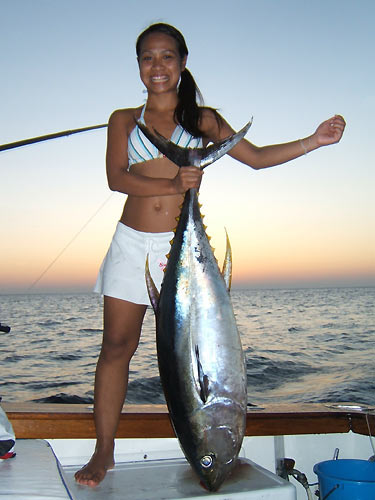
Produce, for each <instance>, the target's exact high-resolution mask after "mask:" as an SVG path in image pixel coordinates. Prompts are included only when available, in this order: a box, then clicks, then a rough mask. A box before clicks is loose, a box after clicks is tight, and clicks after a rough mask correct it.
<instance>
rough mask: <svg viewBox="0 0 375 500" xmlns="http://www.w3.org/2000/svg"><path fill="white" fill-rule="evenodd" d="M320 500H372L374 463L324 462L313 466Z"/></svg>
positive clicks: (374, 487) (353, 461) (363, 461)
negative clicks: (317, 481)
mask: <svg viewBox="0 0 375 500" xmlns="http://www.w3.org/2000/svg"><path fill="white" fill-rule="evenodd" d="M314 472H315V474H316V475H317V476H318V480H319V492H320V500H326V499H327V500H374V499H375V462H368V461H367V460H341V459H340V460H326V461H325V462H320V463H318V464H315V465H314Z"/></svg>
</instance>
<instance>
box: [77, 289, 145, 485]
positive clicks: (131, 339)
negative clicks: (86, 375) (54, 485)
mask: <svg viewBox="0 0 375 500" xmlns="http://www.w3.org/2000/svg"><path fill="white" fill-rule="evenodd" d="M145 312H146V306H143V305H138V304H133V303H131V302H127V301H125V300H120V299H115V298H112V297H104V332H103V343H102V348H101V352H100V356H99V360H98V364H97V367H96V375H95V396H94V418H95V427H96V438H97V440H96V447H95V452H94V454H93V456H92V457H91V460H90V461H89V462H88V464H86V465H85V466H84V467H83V468H82V469H80V470H79V471H78V472H76V474H75V479H76V481H77V482H78V483H80V484H86V485H88V486H96V485H97V484H98V483H100V481H102V480H103V479H104V476H105V475H106V472H107V470H108V469H111V468H113V466H114V456H113V455H114V439H115V435H116V430H117V426H118V421H119V417H120V414H121V409H122V406H123V404H124V400H125V396H126V391H127V388H128V374H129V362H130V360H131V358H132V356H133V354H134V352H135V351H136V349H137V346H138V342H139V337H140V333H141V327H142V322H143V318H144V315H145Z"/></svg>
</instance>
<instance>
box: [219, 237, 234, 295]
mask: <svg viewBox="0 0 375 500" xmlns="http://www.w3.org/2000/svg"><path fill="white" fill-rule="evenodd" d="M225 234H226V238H227V249H226V251H225V258H224V263H223V270H222V272H221V274H222V275H223V278H224V281H225V284H226V286H227V290H228V292H229V291H230V287H231V285H232V248H231V246H230V241H229V237H228V233H227V230H226V229H225Z"/></svg>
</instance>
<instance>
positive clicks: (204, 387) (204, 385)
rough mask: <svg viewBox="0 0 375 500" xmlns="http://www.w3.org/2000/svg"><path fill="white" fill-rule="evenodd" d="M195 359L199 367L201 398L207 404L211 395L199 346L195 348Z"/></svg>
mask: <svg viewBox="0 0 375 500" xmlns="http://www.w3.org/2000/svg"><path fill="white" fill-rule="evenodd" d="M195 359H196V361H197V367H198V381H199V388H200V391H199V396H200V398H201V400H202V401H203V403H206V401H207V399H208V395H209V379H208V377H207V375H206V374H205V373H204V371H203V367H202V363H201V362H200V359H199V347H198V346H197V345H196V346H195Z"/></svg>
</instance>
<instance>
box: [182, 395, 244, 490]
mask: <svg viewBox="0 0 375 500" xmlns="http://www.w3.org/2000/svg"><path fill="white" fill-rule="evenodd" d="M212 410H215V415H214V414H213V413H211V417H212V418H208V419H207V420H206V422H205V425H204V426H203V429H202V431H201V434H200V439H199V442H198V443H196V446H195V448H194V454H193V456H192V455H191V454H190V457H189V462H190V464H191V466H192V468H193V469H194V470H195V472H196V473H197V474H198V476H199V478H200V480H201V482H202V483H203V485H204V486H205V487H206V488H207V489H208V490H210V491H217V490H218V489H219V488H220V486H221V485H222V483H223V482H224V481H225V479H226V478H227V477H228V476H229V475H230V473H231V471H232V469H233V468H234V466H235V465H236V462H237V457H238V454H239V451H240V449H241V446H242V440H243V435H244V428H245V423H246V419H245V418H244V417H243V412H241V411H240V409H239V407H238V406H237V405H235V404H232V405H231V406H229V407H228V406H225V407H223V406H222V405H214V406H213V408H212ZM226 417H230V418H226Z"/></svg>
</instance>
